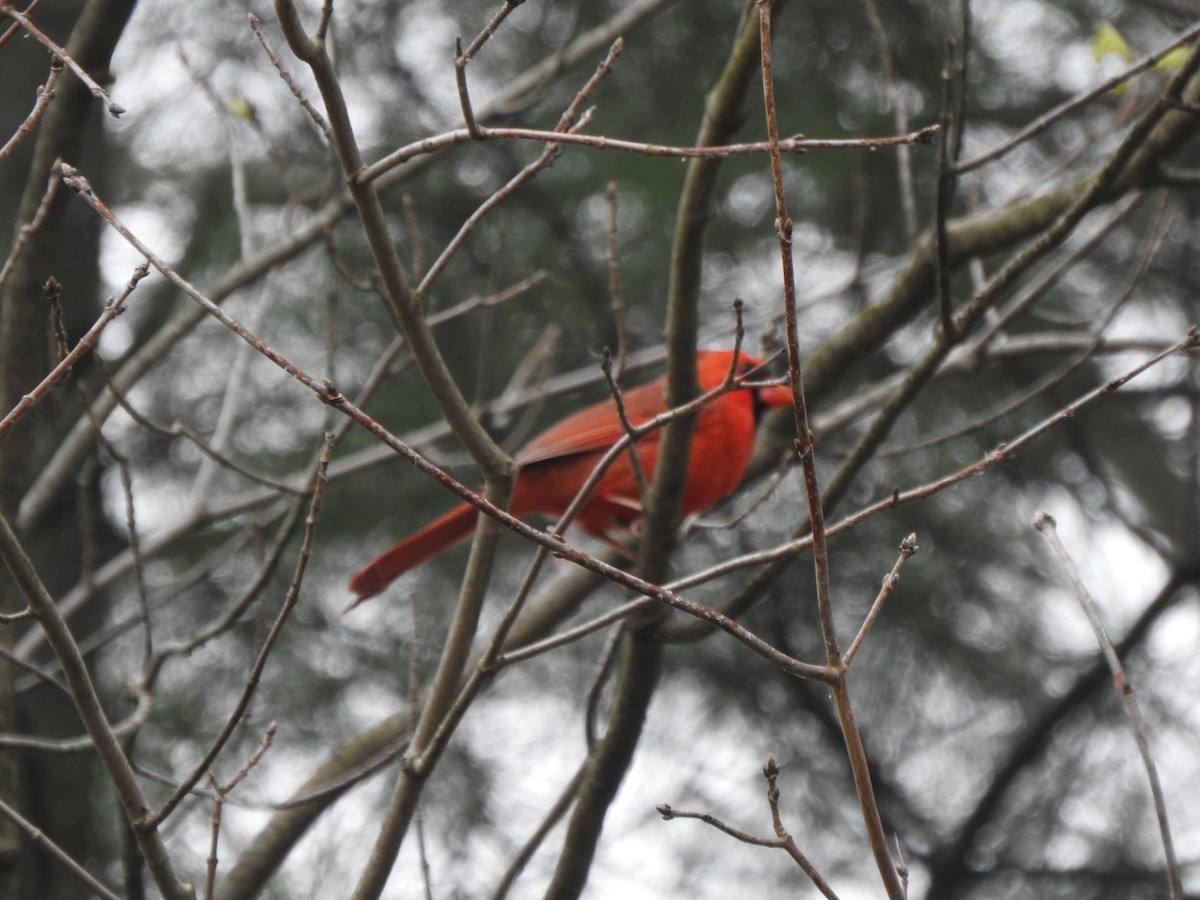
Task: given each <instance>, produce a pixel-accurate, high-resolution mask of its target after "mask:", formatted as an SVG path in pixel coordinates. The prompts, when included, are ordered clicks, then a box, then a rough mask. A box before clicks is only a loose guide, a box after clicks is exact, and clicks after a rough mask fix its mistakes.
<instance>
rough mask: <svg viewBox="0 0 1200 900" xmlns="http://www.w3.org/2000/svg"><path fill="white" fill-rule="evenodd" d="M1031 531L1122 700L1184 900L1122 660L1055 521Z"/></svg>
mask: <svg viewBox="0 0 1200 900" xmlns="http://www.w3.org/2000/svg"><path fill="white" fill-rule="evenodd" d="M1033 527H1034V528H1036V529H1037V530H1038V531H1039V532H1040V533H1041V535H1042V537H1044V538H1045V539H1046V542H1047V543H1049V544H1050V548H1051V549H1052V550H1053V551H1054V554H1055V556H1057V557H1058V560H1059V562H1060V563H1061V564H1062V567H1063V572H1064V573H1065V574H1066V576H1067V580H1068V581H1070V582H1071V589H1072V590H1073V591H1074V593H1075V597H1076V599H1077V600H1078V601H1079V605H1080V606H1082V607H1083V611H1084V613H1085V614H1086V615H1087V617H1088V622H1090V623H1091V626H1092V631H1093V632H1094V633H1095V635H1096V642H1097V643H1098V644H1099V645H1100V649H1101V651H1102V652H1103V654H1104V659H1105V661H1106V662H1107V663H1108V668H1109V670H1110V671H1111V672H1112V676H1113V688H1114V689H1115V690H1116V692H1117V696H1118V697H1120V698H1121V703H1122V705H1123V706H1124V707H1125V714H1126V715H1127V716H1129V727H1130V729H1131V730H1132V731H1133V740H1134V742H1135V743H1136V744H1137V748H1138V753H1140V754H1141V757H1142V764H1143V765H1144V766H1145V768H1146V778H1147V780H1149V782H1150V795H1151V796H1152V797H1153V799H1154V813H1155V815H1156V816H1157V818H1158V830H1159V834H1160V836H1161V838H1162V845H1163V856H1164V857H1165V858H1166V869H1167V885H1168V887H1169V889H1170V892H1171V898H1172V900H1183V881H1182V879H1181V878H1180V874H1179V862H1178V860H1177V859H1176V858H1175V844H1174V841H1173V840H1172V839H1171V825H1170V822H1169V820H1168V818H1167V800H1166V797H1165V796H1164V794H1163V789H1162V784H1161V782H1160V781H1159V779H1158V768H1157V766H1155V764H1154V755H1153V754H1152V753H1151V752H1150V740H1149V738H1148V737H1147V736H1146V724H1145V722H1144V721H1143V720H1142V711H1141V708H1140V707H1139V706H1138V702H1137V698H1136V697H1135V696H1134V693H1133V685H1131V684H1130V683H1129V679H1128V678H1126V676H1125V669H1124V667H1123V666H1122V665H1121V660H1120V657H1118V656H1117V651H1116V649H1115V648H1114V647H1113V643H1112V638H1110V637H1109V636H1108V630H1107V629H1106V628H1105V627H1104V619H1103V618H1102V617H1101V615H1100V610H1099V608H1098V607H1097V606H1096V601H1095V600H1094V599H1093V598H1092V595H1091V592H1090V591H1088V589H1087V586H1086V585H1085V584H1084V583H1083V578H1082V577H1081V576H1080V573H1079V568H1078V567H1077V566H1076V565H1075V561H1074V560H1073V559H1072V558H1071V554H1070V553H1068V552H1067V548H1066V547H1065V546H1064V545H1063V542H1062V540H1061V538H1059V536H1058V528H1057V526H1056V523H1055V521H1054V518H1053V517H1052V516H1050V515H1048V514H1047V513H1044V512H1039V513H1038V514H1037V515H1036V516H1034V519H1033Z"/></svg>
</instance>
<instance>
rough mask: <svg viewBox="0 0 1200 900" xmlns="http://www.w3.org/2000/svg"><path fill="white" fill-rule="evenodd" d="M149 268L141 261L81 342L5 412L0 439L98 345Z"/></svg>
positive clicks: (105, 306) (106, 303)
mask: <svg viewBox="0 0 1200 900" xmlns="http://www.w3.org/2000/svg"><path fill="white" fill-rule="evenodd" d="M149 271H150V267H149V265H148V264H147V263H142V264H141V265H139V266H138V267H137V268H136V269H135V270H134V272H133V276H132V277H131V278H130V279H129V281H128V282H126V284H125V288H124V290H122V291H121V293H120V294H118V295H117V296H116V297H113V298H111V299H109V300H108V301H106V302H105V304H104V310H103V311H102V312H101V313H100V318H98V319H97V320H96V321H95V323H94V324H93V325H92V327H91V328H89V329H88V330H87V333H86V334H84V336H83V337H81V338H80V339H79V342H78V343H77V344H76V345H75V347H74V348H73V349H72V350H71V352H70V353H68V354H67V355H66V356H64V357H63V358H62V361H61V362H59V364H58V365H57V366H55V367H54V369H53V370H51V372H50V374H49V375H47V376H46V377H45V378H43V379H42V381H41V383H40V384H38V385H37V387H35V388H34V389H33V390H31V391H30V392H29V393H27V394H25V395H24V396H23V397H21V399H20V400H19V401H18V402H17V405H16V406H14V407H13V408H12V409H11V410H10V411H9V413H8V415H6V416H5V417H4V418H3V419H0V440H3V438H4V435H5V434H6V433H7V432H8V430H9V429H10V428H12V427H13V425H15V424H17V422H18V421H20V419H21V418H22V417H23V416H24V415H25V414H26V413H27V412H29V410H30V409H32V408H33V405H34V404H35V403H37V402H38V401H39V400H40V399H42V397H44V396H45V395H46V394H47V393H49V392H50V390H52V389H53V388H54V386H55V385H56V384H58V383H59V382H60V381H62V379H63V378H65V377H66V376H67V374H68V373H69V372H70V370H71V367H72V366H73V365H74V364H75V363H76V362H77V361H78V360H79V358H80V357H82V356H83V355H84V354H85V353H86V352H87V351H88V350H90V349H91V348H92V347H94V346H95V344H96V341H97V340H99V338H100V333H101V332H102V331H104V329H105V328H107V327H108V324H109V322H111V321H112V320H113V319H115V318H116V317H117V316H119V315H120V314H121V313H123V312H124V311H125V301H126V300H127V299H129V295H130V294H131V293H133V291H134V289H135V288H136V287H137V286H138V282H139V281H141V280H142V279H143V278H145V277H146V275H147V274H148V273H149Z"/></svg>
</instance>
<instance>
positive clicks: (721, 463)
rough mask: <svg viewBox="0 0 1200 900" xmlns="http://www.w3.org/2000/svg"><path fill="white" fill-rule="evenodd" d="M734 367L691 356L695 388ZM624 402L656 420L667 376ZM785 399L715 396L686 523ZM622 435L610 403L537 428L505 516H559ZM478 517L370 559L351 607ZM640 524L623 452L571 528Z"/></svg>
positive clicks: (649, 442)
mask: <svg viewBox="0 0 1200 900" xmlns="http://www.w3.org/2000/svg"><path fill="white" fill-rule="evenodd" d="M732 362H733V351H732V350H702V351H700V352H699V353H698V354H697V357H696V378H697V381H698V382H699V385H700V390H701V391H710V390H712V389H714V388H716V387H719V386H720V385H721V384H722V383H723V382H724V381H725V376H726V375H727V374H728V372H729V367H730V365H731V364H732ZM759 365H761V362H760V360H758V359H756V358H754V357H752V356H747V355H745V354H739V355H738V367H737V372H738V374H739V375H744V374H746V373H747V372H750V371H751V370H753V369H756V368H758V366H759ZM623 399H624V402H625V413H626V416H627V417H628V418H629V421H630V422H631V423H633V424H634V425H640V424H641V423H643V422H646V421H648V420H649V419H652V418H653V417H654V416H656V415H658V414H660V413H662V412H665V411H666V410H667V401H666V376H665V375H664V376H662V377H660V378H657V379H655V380H654V381H652V382H650V383H649V384H644V385H641V386H640V387H636V388H634V389H632V390H630V391H627V392H626V393H625V394H624V398H623ZM791 402H792V391H791V389H790V388H789V387H785V386H769V387H744V388H739V389H738V390H734V391H730V392H729V393H727V394H723V395H721V396H720V397H718V398H717V399H715V400H713V401H712V402H711V403H709V404H708V405H706V406H704V407H703V408H702V409H701V410H700V412H699V414H698V415H697V416H696V427H695V432H694V434H693V437H692V446H691V453H690V454H689V456H688V475H687V481H686V482H685V484H684V488H683V503H682V511H683V514H684V515H685V516H686V515H690V514H691V513H695V512H700V511H701V510H705V509H708V508H709V507H710V506H712V505H713V504H715V503H717V502H718V501H720V500H723V499H724V498H725V497H727V496H729V494H731V493H732V492H733V490H734V488H736V487H737V486H738V484H739V483H740V482H741V480H742V476H743V475H745V472H746V466H747V465H748V464H749V462H750V456H751V454H752V452H753V450H754V429H755V425H756V424H757V419H758V415H759V414H760V413H761V412H762V411H763V410H765V409H766V408H767V407H773V406H788V405H790V404H791ZM624 434H625V431H624V429H623V427H622V426H621V420H620V418H619V417H618V415H617V410H616V406H615V405H614V404H613V402H612V401H611V400H606V401H602V402H600V403H597V404H595V405H594V406H589V407H587V408H586V409H581V410H580V411H579V412H577V413H574V414H572V415H569V416H567V417H566V418H565V419H563V420H562V421H561V422H559V423H558V424H557V425H553V426H551V427H550V428H549V429H547V430H546V431H543V432H542V433H541V434H539V435H538V436H537V437H535V438H534V439H533V440H532V441H530V442H529V443H528V444H527V445H526V446H525V447H524V448H523V449H522V450H520V451H519V452H518V453H517V455H516V456H515V458H514V459H515V461H516V463H517V466H518V477H517V483H516V485H515V487H514V488H513V493H512V499H511V501H510V502H509V507H508V510H509V512H510V513H512V515H514V516H527V515H535V514H541V515H549V516H559V515H561V514H562V513H563V512H564V511H565V510H566V508H567V506H568V505H569V504H570V503H571V501H572V499H574V497H575V495H576V494H577V493H578V492H579V489H580V488H581V487H582V486H583V483H584V482H585V481H586V480H587V478H588V476H589V475H590V474H591V472H592V469H593V468H595V466H596V463H597V462H598V461H599V459H600V457H601V456H603V455H604V453H605V451H607V450H608V449H609V448H610V447H612V445H613V444H615V443H616V442H617V441H618V440H620V439H621V437H623V436H624ZM661 440H662V429H655V430H653V431H651V432H650V433H648V434H646V435H645V436H643V437H642V438H641V440H639V441H638V442H637V444H636V445H635V446H636V451H637V456H638V460H639V461H640V462H641V466H642V471H643V472H644V473H645V474H646V477H647V478H649V477H652V476H653V473H654V464H655V461H656V459H657V458H658V446H659V442H660V441H661ZM477 515H478V511H477V510H476V509H475V507H473V506H471V505H470V504H467V503H460V504H459V505H458V506H456V507H454V508H453V509H452V510H450V511H449V512H448V513H445V514H444V515H442V516H440V517H439V518H437V519H434V520H433V521H432V522H430V523H429V524H428V525H426V526H425V527H424V528H422V529H421V530H420V531H417V532H416V533H415V534H412V535H411V536H409V537H407V538H405V539H404V540H402V541H400V543H398V544H396V545H395V546H393V547H392V548H391V549H390V550H387V551H385V552H384V553H382V554H381V555H380V556H378V557H376V558H375V559H374V560H372V561H371V562H370V563H368V564H367V565H366V566H365V567H364V568H363V569H362V570H361V571H359V572H358V573H357V574H356V575H355V576H354V577H353V578H351V579H350V590H351V591H353V592H354V593H355V595H356V597H355V600H354V601H353V602H352V603H351V604H350V605H349V606H348V607H346V608H347V610H349V609H351V608H353V607H354V606H357V605H358V604H359V603H361V602H362V601H363V600H366V599H367V598H368V597H371V596H373V595H375V594H377V593H379V592H380V591H381V590H383V589H384V588H385V587H387V586H388V585H389V584H391V582H392V581H393V580H395V579H396V578H398V577H399V576H400V575H402V574H403V573H405V572H407V571H408V570H409V569H412V568H415V567H417V566H419V565H421V564H422V563H423V562H426V561H427V560H429V559H432V558H433V557H435V556H437V555H438V554H439V553H442V552H443V551H445V550H448V549H450V548H451V547H453V546H454V545H455V544H457V543H459V542H460V541H462V540H465V539H466V538H467V537H468V536H469V535H470V534H471V532H472V530H473V529H474V527H475V518H476V516H477ZM639 518H641V489H640V486H639V485H638V480H637V476H636V475H635V473H634V470H633V465H632V463H631V462H630V460H629V456H628V454H624V453H623V454H621V455H620V456H619V457H617V459H616V460H615V461H614V462H613V463H612V465H611V466H609V468H608V470H607V471H606V472H605V473H604V476H603V477H602V478H601V479H600V483H599V484H598V485H597V486H596V488H595V490H594V491H593V492H592V495H591V498H590V499H589V500H588V501H587V502H586V503H585V504H584V505H583V508H582V509H581V510H580V511H579V515H578V517H577V518H576V520H575V521H576V523H577V524H578V525H579V527H580V528H581V529H582V530H583V531H585V532H586V533H588V534H592V535H601V536H602V535H607V534H611V533H613V532H615V531H617V530H619V529H622V528H628V526H629V525H630V524H632V523H633V522H635V521H636V520H638V519H639Z"/></svg>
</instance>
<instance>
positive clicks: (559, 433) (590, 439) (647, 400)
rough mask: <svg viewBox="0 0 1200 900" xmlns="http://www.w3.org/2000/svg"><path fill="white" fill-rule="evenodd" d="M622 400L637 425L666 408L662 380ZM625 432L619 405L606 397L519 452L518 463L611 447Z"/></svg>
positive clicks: (553, 428) (646, 385)
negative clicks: (618, 413) (619, 414)
mask: <svg viewBox="0 0 1200 900" xmlns="http://www.w3.org/2000/svg"><path fill="white" fill-rule="evenodd" d="M622 399H623V401H624V403H625V415H626V416H627V418H628V419H629V421H630V422H632V423H633V424H634V425H638V424H640V423H642V422H645V421H647V420H648V419H652V418H653V417H654V416H656V415H658V414H659V413H660V412H662V411H663V410H664V409H665V408H666V406H665V404H664V398H663V383H662V380H661V379H659V380H657V381H652V382H650V383H649V384H643V385H641V386H640V387H636V388H633V389H632V390H629V391H626V392H624V393H623V394H622ZM624 434H625V429H624V428H623V427H622V425H621V419H620V417H619V416H618V415H617V408H616V405H615V404H614V402H613V401H612V400H611V399H610V400H604V401H601V402H600V403H597V404H595V405H593V406H589V407H587V408H586V409H581V410H580V411H579V412H577V413H574V414H573V415H570V416H567V417H566V418H565V419H563V420H562V421H561V422H559V423H558V424H556V425H552V426H550V427H549V428H548V429H546V430H545V431H543V432H542V433H541V434H539V435H538V436H537V437H535V438H534V439H533V440H532V441H530V442H529V443H528V444H526V445H525V446H524V447H523V448H521V450H520V451H519V452H518V453H517V455H516V462H517V464H518V465H522V466H525V465H529V464H530V463H535V462H542V461H545V460H548V459H559V458H562V457H564V456H574V455H576V454H579V453H592V452H595V451H603V450H607V449H608V448H609V447H611V446H612V445H613V444H615V443H616V442H617V441H618V440H620V439H621V438H622V437H623V436H624ZM657 434H658V432H652V433H651V434H650V435H647V436H646V437H645V438H643V442H644V441H653V440H654V439H655V436H656V435H657ZM639 443H640V442H639Z"/></svg>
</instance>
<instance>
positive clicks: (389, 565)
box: [343, 503, 478, 612]
mask: <svg viewBox="0 0 1200 900" xmlns="http://www.w3.org/2000/svg"><path fill="white" fill-rule="evenodd" d="M477 515H478V512H477V511H476V509H475V507H473V506H470V505H468V504H466V503H460V504H459V505H458V506H456V507H454V509H452V510H450V512H448V513H446V514H445V515H442V516H439V517H438V518H436V519H434V520H433V521H432V522H430V523H429V524H428V525H426V526H425V527H424V528H422V529H421V530H420V531H418V532H417V533H416V534H413V535H411V536H410V537H407V538H405V539H404V540H402V541H401V542H400V543H398V544H396V545H395V546H393V547H392V548H391V549H389V550H385V551H384V552H383V553H381V554H380V555H379V556H377V557H375V559H373V560H371V562H369V563H368V564H367V565H366V566H364V567H363V568H362V569H360V570H359V571H358V572H357V573H356V574H355V576H354V577H353V578H351V579H350V590H352V591H353V592H354V594H355V597H354V600H353V601H351V602H350V604H349V605H348V606H347V607H346V609H344V610H343V612H348V611H350V610H351V609H353V608H354V607H356V606H358V604H360V603H362V602H363V601H364V600H366V599H367V598H368V597H372V596H374V595H375V594H378V593H379V592H380V591H382V590H383V589H384V588H385V587H387V586H388V585H389V584H391V583H392V582H393V581H394V580H396V579H397V578H399V577H400V576H401V575H403V574H404V573H405V572H407V571H408V570H409V569H413V568H416V567H417V566H419V565H421V563H423V562H425V561H426V560H429V559H432V558H433V557H435V556H437V555H438V554H439V553H442V552H444V551H446V550H449V549H450V548H451V547H453V546H454V545H455V544H457V543H458V542H459V541H462V540H465V539H466V538H467V537H469V536H470V534H471V529H472V528H474V527H475V518H476V516H477Z"/></svg>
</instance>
